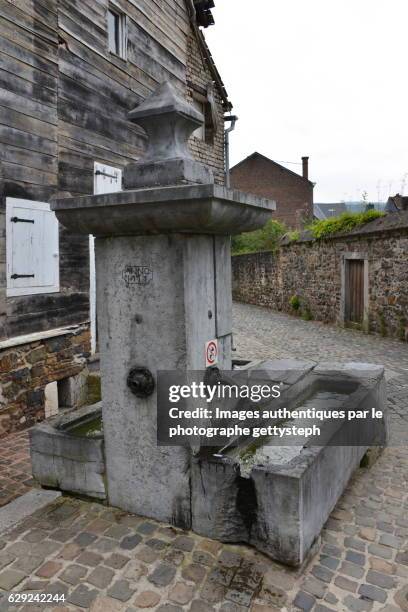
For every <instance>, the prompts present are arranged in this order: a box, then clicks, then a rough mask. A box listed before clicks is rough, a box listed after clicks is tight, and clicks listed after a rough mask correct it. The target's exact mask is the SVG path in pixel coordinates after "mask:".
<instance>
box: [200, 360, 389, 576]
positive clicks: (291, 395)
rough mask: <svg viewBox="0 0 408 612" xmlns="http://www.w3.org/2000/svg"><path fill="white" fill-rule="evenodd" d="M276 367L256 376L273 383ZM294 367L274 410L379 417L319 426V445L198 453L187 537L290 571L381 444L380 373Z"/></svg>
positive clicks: (276, 444) (360, 367)
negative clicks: (231, 547)
mask: <svg viewBox="0 0 408 612" xmlns="http://www.w3.org/2000/svg"><path fill="white" fill-rule="evenodd" d="M282 363H283V362H266V363H263V364H262V363H260V364H258V365H257V366H256V367H257V368H259V369H260V370H261V371H262V372H263V374H262V378H261V377H259V380H261V379H263V381H264V382H265V383H267V382H268V380H269V381H273V380H276V379H278V380H279V377H280V376H279V375H278V376H276V373H277V372H276V369H277V368H280V369H282ZM299 365H300V362H299V364H298V365H297V366H296V362H292V369H291V371H289V372H288V376H287V380H290V383H291V384H290V386H289V387H288V388H287V389H286V391H284V392H283V393H282V397H281V402H280V403H281V405H282V403H283V404H284V405H286V406H288V407H290V408H292V409H295V408H306V407H311V406H313V407H315V408H316V409H319V406H320V407H324V408H325V409H332V410H341V409H343V410H345V412H346V414H347V412H348V411H349V410H364V409H369V410H370V411H371V408H373V407H375V408H376V409H378V410H381V411H383V414H384V417H383V418H382V419H379V420H378V421H377V420H373V421H371V420H370V421H368V422H367V421H360V422H359V421H348V420H347V419H344V420H336V421H333V420H332V421H329V422H327V423H325V422H323V424H322V423H321V438H320V441H319V442H318V444H319V445H314V444H316V441H313V440H310V441H305V443H304V445H303V446H299V441H297V442H295V441H294V440H290V439H289V440H285V446H283V445H282V442H280V441H279V440H271V439H263V440H260V441H259V442H257V443H256V444H254V441H253V439H251V441H248V440H245V439H243V440H235V441H234V443H233V444H231V445H230V446H229V447H227V448H224V449H217V450H216V451H214V449H211V448H205V449H202V451H201V453H200V454H199V455H197V456H195V457H194V458H193V462H192V526H193V530H194V531H196V532H197V533H199V534H200V535H203V536H206V537H210V538H214V539H217V540H221V541H223V542H234V543H238V542H247V543H249V544H251V545H253V546H255V547H256V548H257V549H258V550H261V551H262V552H264V553H266V554H267V555H268V556H270V557H271V558H272V559H274V560H276V561H280V562H282V563H285V564H287V565H292V566H299V565H301V564H302V563H303V562H304V561H305V560H306V559H307V556H308V553H309V552H310V550H311V549H312V547H313V545H314V544H315V543H316V542H317V541H318V537H319V534H320V532H321V530H322V528H323V526H324V524H325V522H326V520H327V519H328V517H329V515H330V513H331V511H332V510H333V508H334V506H335V505H336V503H337V501H338V499H339V498H340V496H341V495H342V493H343V491H344V489H345V488H346V486H347V483H348V481H349V479H350V477H351V476H352V474H353V472H354V471H355V470H356V469H357V468H358V467H359V465H360V462H361V460H362V459H363V457H364V455H365V454H366V452H367V450H368V449H369V448H370V447H372V446H375V447H377V448H380V447H384V446H386V444H387V418H386V412H385V411H386V398H385V381H384V369H383V368H382V367H381V366H372V365H369V364H353V363H350V364H344V365H341V364H321V365H319V366H315V367H310V366H308V365H307V364H303V365H302V366H301V367H299ZM249 367H251V366H249ZM274 368H275V374H274V371H273V369H274ZM280 374H282V371H281V372H280ZM281 377H282V376H281ZM277 406H278V404H275V405H274V408H276V407H277ZM301 425H302V423H301ZM296 444H297V445H296Z"/></svg>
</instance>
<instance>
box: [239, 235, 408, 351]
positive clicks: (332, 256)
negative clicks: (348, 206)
mask: <svg viewBox="0 0 408 612" xmlns="http://www.w3.org/2000/svg"><path fill="white" fill-rule="evenodd" d="M350 253H359V254H365V255H366V257H367V261H368V309H367V310H368V329H369V331H371V332H374V333H379V334H382V335H386V336H390V337H395V338H400V339H407V334H408V260H407V253H408V230H407V228H404V227H402V228H400V229H398V230H393V231H387V232H383V233H379V234H368V233H364V234H352V235H348V236H342V237H338V238H332V239H330V240H320V241H314V240H305V241H301V242H298V243H291V244H287V245H283V246H282V247H281V248H280V249H279V251H278V252H277V253H276V254H272V253H268V252H264V253H253V254H249V255H236V256H234V257H233V258H232V271H233V296H234V299H235V300H237V301H241V302H246V303H249V304H257V305H260V306H267V307H269V308H272V309H274V310H278V311H282V312H286V313H289V314H294V315H295V314H296V315H298V316H299V315H300V316H302V315H303V316H304V317H305V318H313V319H316V320H319V321H324V322H326V323H336V324H344V320H342V299H343V298H342V273H341V270H342V258H343V256H344V255H347V254H350ZM292 296H298V297H299V299H300V303H301V308H300V311H298V312H296V311H295V310H294V309H293V308H292V306H291V304H290V299H291V297H292Z"/></svg>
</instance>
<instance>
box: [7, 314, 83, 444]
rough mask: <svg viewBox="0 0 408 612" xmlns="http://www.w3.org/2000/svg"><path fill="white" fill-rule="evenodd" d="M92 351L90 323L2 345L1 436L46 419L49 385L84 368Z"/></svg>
mask: <svg viewBox="0 0 408 612" xmlns="http://www.w3.org/2000/svg"><path fill="white" fill-rule="evenodd" d="M89 355H90V331H89V326H88V325H81V326H78V327H76V328H74V329H73V331H70V332H68V333H67V334H64V335H60V336H56V337H50V338H46V339H42V340H37V341H33V342H29V343H26V344H16V345H15V346H11V347H10V348H5V349H1V350H0V438H1V437H3V436H5V435H7V434H9V433H11V432H14V431H19V430H21V429H24V428H26V427H31V426H32V425H34V424H35V423H36V422H38V421H41V420H43V419H44V417H45V392H44V389H45V387H46V385H47V384H48V383H50V382H54V381H60V380H63V379H65V378H68V377H71V376H75V375H76V374H78V373H79V372H81V371H82V370H83V368H84V367H85V366H86V362H87V358H88V357H89Z"/></svg>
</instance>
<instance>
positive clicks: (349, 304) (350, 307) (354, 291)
mask: <svg viewBox="0 0 408 612" xmlns="http://www.w3.org/2000/svg"><path fill="white" fill-rule="evenodd" d="M347 268H348V269H347V292H346V320H347V321H349V322H350V323H358V324H362V323H363V319H364V260H363V259H349V260H348V262H347Z"/></svg>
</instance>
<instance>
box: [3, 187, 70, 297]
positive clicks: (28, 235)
mask: <svg viewBox="0 0 408 612" xmlns="http://www.w3.org/2000/svg"><path fill="white" fill-rule="evenodd" d="M6 215H7V225H6V232H7V233H6V241H7V295H9V296H18V295H31V294H38V293H54V292H57V291H59V238H58V221H57V218H56V216H55V213H54V212H52V211H51V210H50V206H49V204H47V203H46V202H35V201H32V200H21V199H17V198H7V199H6Z"/></svg>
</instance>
